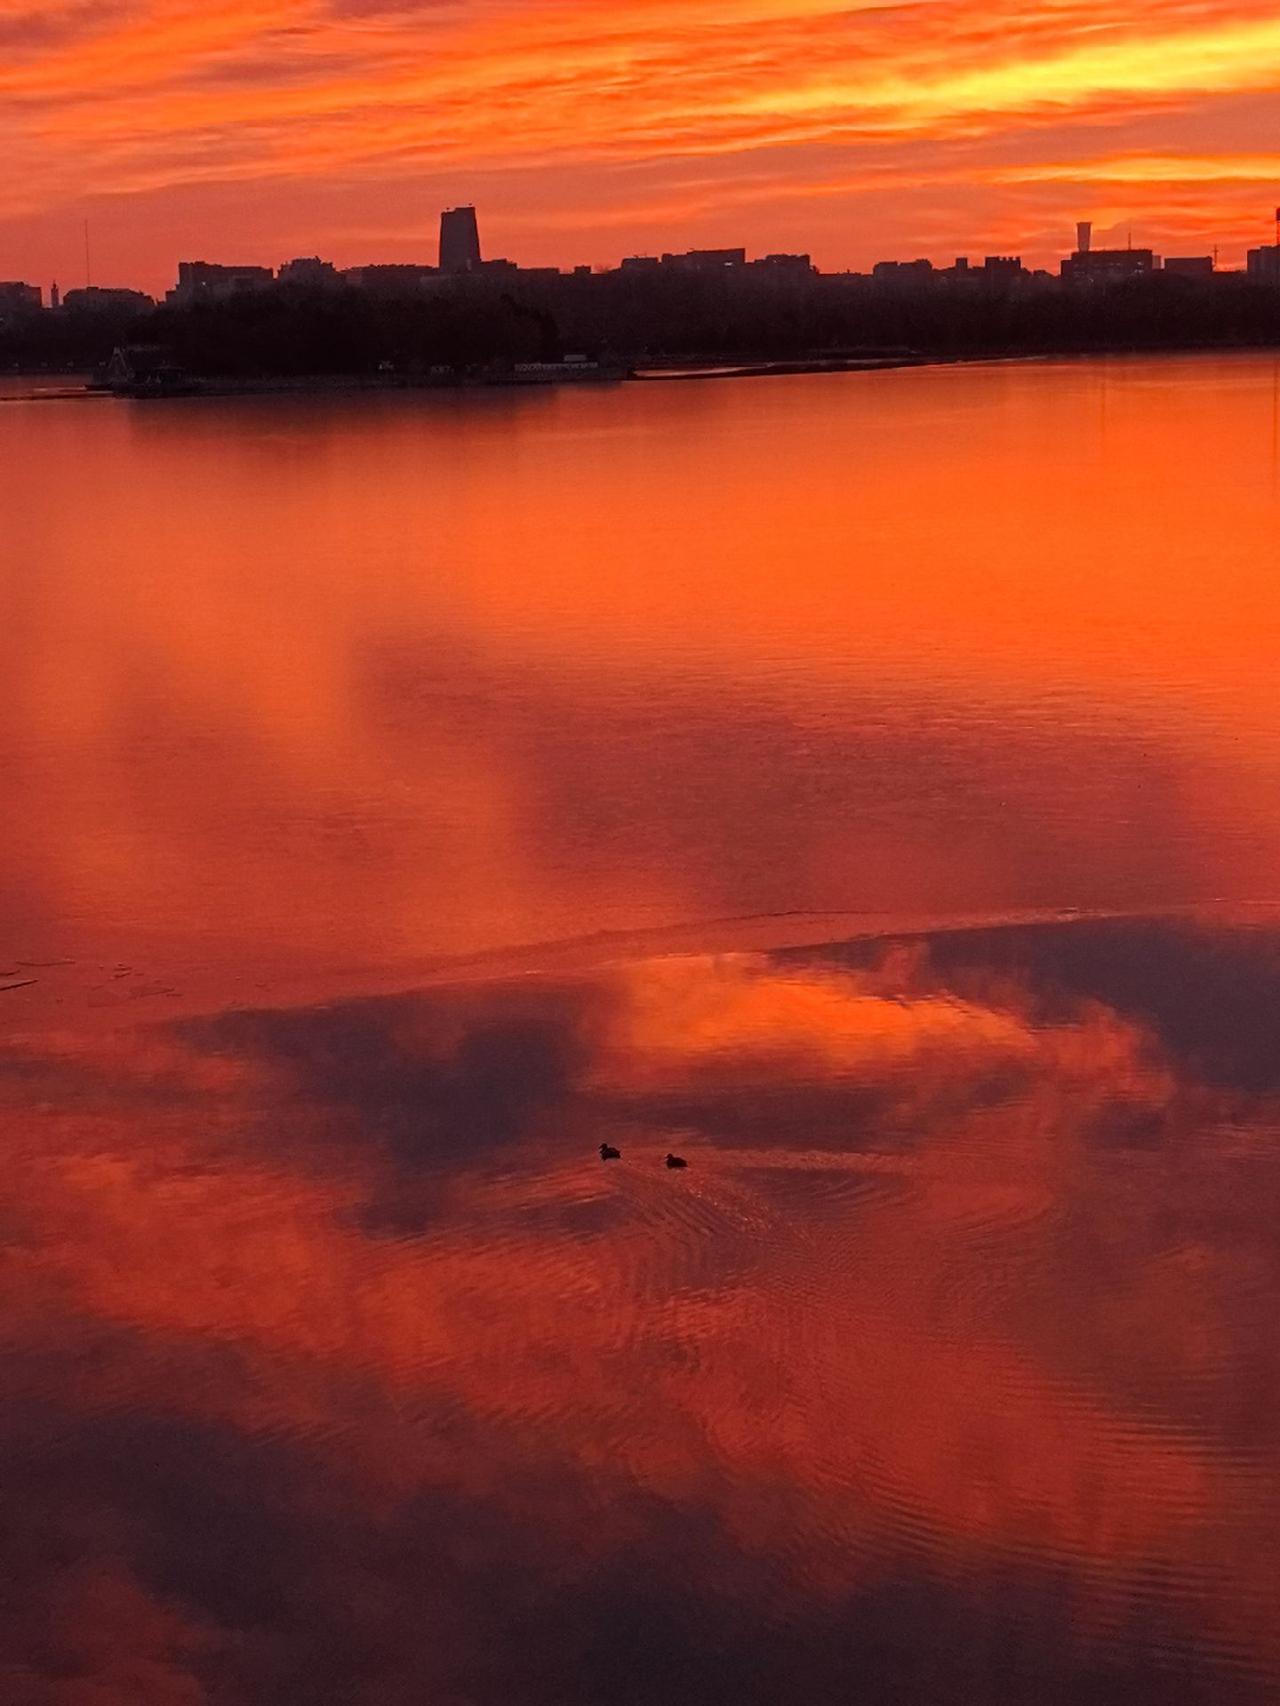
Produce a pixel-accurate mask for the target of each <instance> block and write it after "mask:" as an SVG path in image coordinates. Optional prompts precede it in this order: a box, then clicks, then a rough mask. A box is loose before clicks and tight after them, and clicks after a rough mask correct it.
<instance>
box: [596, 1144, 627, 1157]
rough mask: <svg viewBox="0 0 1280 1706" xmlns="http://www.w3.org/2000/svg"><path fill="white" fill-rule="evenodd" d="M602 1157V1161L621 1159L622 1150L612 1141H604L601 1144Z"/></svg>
mask: <svg viewBox="0 0 1280 1706" xmlns="http://www.w3.org/2000/svg"><path fill="white" fill-rule="evenodd" d="M600 1159H601V1160H602V1161H621V1160H622V1151H621V1150H620V1149H615V1148H614V1147H613V1145H612V1144H611V1143H602V1144H601V1145H600Z"/></svg>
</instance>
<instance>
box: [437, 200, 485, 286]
mask: <svg viewBox="0 0 1280 1706" xmlns="http://www.w3.org/2000/svg"><path fill="white" fill-rule="evenodd" d="M479 260H480V227H479V225H478V224H477V223H476V210H475V208H474V207H450V208H447V209H446V210H445V212H443V213H442V214H441V215H440V271H441V272H466V271H467V269H468V268H469V267H472V266H475V265H476V264H477V263H478V262H479Z"/></svg>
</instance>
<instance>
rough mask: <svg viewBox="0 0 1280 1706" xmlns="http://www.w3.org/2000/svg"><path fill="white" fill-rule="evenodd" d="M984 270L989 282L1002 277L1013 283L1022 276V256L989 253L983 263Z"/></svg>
mask: <svg viewBox="0 0 1280 1706" xmlns="http://www.w3.org/2000/svg"><path fill="white" fill-rule="evenodd" d="M982 271H983V276H984V277H985V278H986V279H987V280H988V282H992V281H994V280H997V279H1002V280H1004V281H1006V282H1008V283H1012V282H1013V281H1014V280H1016V279H1020V278H1021V277H1022V256H1021V255H988V256H987V257H986V259H985V260H984V261H983V263H982Z"/></svg>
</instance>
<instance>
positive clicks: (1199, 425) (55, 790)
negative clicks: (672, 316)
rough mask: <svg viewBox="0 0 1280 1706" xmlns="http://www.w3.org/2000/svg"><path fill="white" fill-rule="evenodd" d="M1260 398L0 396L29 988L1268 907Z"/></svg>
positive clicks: (1221, 386) (1125, 365)
mask: <svg viewBox="0 0 1280 1706" xmlns="http://www.w3.org/2000/svg"><path fill="white" fill-rule="evenodd" d="M1276 372H1277V370H1276V367H1275V364H1274V362H1272V361H1271V360H1270V359H1269V358H1260V357H1250V356H1245V357H1239V358H1229V359H1207V358H1206V359H1194V360H1183V361H1178V362H1170V361H1149V362H1142V361H1137V362H1113V363H1093V364H1088V363H1082V364H1077V365H1070V364H1056V365H1055V364H1045V365H1042V366H1030V367H1027V366H1021V367H1020V366H1009V367H999V366H994V367H987V368H973V369H967V370H961V369H956V370H946V371H941V370H940V371H921V372H912V373H901V374H887V375H871V376H865V377H859V378H853V379H836V380H830V379H813V380H808V379H805V380H794V381H793V380H779V381H776V382H761V383H755V384H752V385H732V384H728V385H721V386H707V387H703V388H699V387H695V386H673V387H661V386H655V387H639V386H636V387H629V388H622V389H619V390H613V391H610V392H608V393H601V394H599V395H573V396H569V395H565V396H557V395H553V394H545V395H539V396H532V397H525V396H521V397H515V398H506V397H499V396H494V397H484V398H476V397H469V398H464V399H459V400H450V401H444V402H441V401H438V400H437V401H423V400H420V399H413V400H409V401H407V402H394V401H380V400H376V399H374V400H370V399H364V400H361V399H356V400H342V399H314V400H309V401H307V400H304V401H301V402H297V401H294V402H291V401H288V400H281V399H261V400H257V401H250V402H244V403H235V404H221V403H207V402H202V403H196V404H192V405H190V406H189V405H187V404H185V403H178V404H174V405H173V406H172V407H167V408H165V409H160V410H148V409H146V408H136V409H134V408H129V407H124V406H119V407H118V406H116V405H114V404H109V403H105V404H93V405H81V406H76V405H69V406H63V405H50V404H39V405H32V406H28V407H21V406H15V405H9V406H7V407H6V408H5V409H4V410H3V411H2V412H0V437H2V438H3V457H4V465H5V467H6V470H7V475H6V477H7V478H9V479H10V480H12V481H13V482H14V489H15V490H20V491H21V492H22V494H23V499H24V501H23V503H22V504H21V505H14V506H11V508H10V510H9V511H8V512H7V514H6V541H5V555H4V566H3V575H2V579H0V589H2V596H3V599H4V617H5V620H4V621H3V622H2V623H0V664H2V665H3V669H4V676H5V682H6V695H7V701H6V702H7V714H6V718H5V720H4V726H3V730H2V731H0V764H2V766H3V773H4V775H5V777H6V782H7V786H8V787H9V789H10V790H11V793H12V796H13V798H14V799H15V801H16V802H18V804H19V807H20V809H16V810H15V812H14V813H13V814H12V816H11V820H10V829H9V833H8V834H7V835H6V837H5V839H4V844H3V846H2V847H0V893H2V894H3V897H4V901H5V910H6V913H7V915H8V916H9V917H10V918H11V919H13V920H14V921H15V924H14V928H13V930H12V932H11V934H10V942H11V952H12V955H13V956H14V957H15V958H17V959H41V958H44V959H48V958H54V957H57V956H60V955H65V956H70V957H72V958H75V959H77V960H81V961H84V962H85V963H86V964H87V963H89V962H93V963H94V964H95V965H96V964H99V963H100V964H102V965H114V964H115V962H117V961H123V962H124V963H126V964H128V965H131V966H133V967H134V969H135V970H136V971H140V972H145V973H146V974H147V975H154V976H165V975H169V973H170V972H171V971H172V968H173V967H174V966H179V967H181V966H182V965H183V964H184V963H185V962H187V961H190V960H207V959H209V958H213V957H221V958H224V959H225V960H226V961H228V962H229V963H232V964H234V965H235V966H236V967H238V968H239V970H240V972H241V974H242V975H244V976H245V977H249V976H250V975H251V974H252V973H253V972H254V971H255V970H256V969H258V968H259V967H260V966H261V965H263V964H266V963H268V962H270V963H277V962H284V963H299V964H312V963H315V962H317V961H321V962H329V963H338V962H340V963H360V964H368V965H381V964H385V963H387V962H388V961H391V960H396V959H413V958H416V957H421V956H423V955H429V954H433V953H437V952H445V953H449V952H466V951H470V950H473V949H475V948H479V947H492V946H495V945H503V944H510V943H515V942H530V941H542V940H548V939H553V938H558V937H564V936H569V935H576V934H578V933H582V932H587V931H591V930H594V929H600V928H609V929H618V928H621V929H634V928H638V927H645V926H650V925H657V924H666V923H669V922H673V921H677V920H685V919H700V918H707V917H716V916H722V915H730V916H736V915H740V914H745V913H757V912H763V913H769V912H779V911H785V910H791V909H795V908H800V909H803V910H832V909H839V910H845V911H851V910H859V909H864V908H870V909H874V910H879V909H892V910H896V911H900V912H901V911H913V912H916V913H918V914H922V915H923V914H930V915H935V916H945V915H950V914H953V913H955V912H956V911H969V912H1004V911H1007V910H1008V909H1010V908H1028V907H1046V906H1047V907H1057V906H1063V905H1072V906H1081V907H1090V908H1096V907H1116V906H1119V907H1134V906H1137V907H1143V906H1148V905H1151V904H1157V903H1160V904H1162V903H1165V902H1170V901H1188V900H1198V899H1201V898H1203V897H1205V896H1207V895H1225V896H1228V897H1232V898H1237V899H1250V900H1254V899H1259V898H1262V899H1269V898H1272V895H1273V878H1272V873H1273V871H1274V868H1275V862H1276V854H1277V846H1276V824H1277V823H1280V795H1278V792H1277V788H1278V784H1277V776H1280V767H1278V766H1277V762H1276V760H1277V749H1276V738H1277V737H1276V728H1277V724H1276V715H1275V713H1276V703H1275V694H1276V689H1275V685H1274V672H1273V670H1272V669H1271V652H1272V650H1273V644H1272V642H1273V637H1274V631H1275V627H1276V621H1277V607H1276V592H1275V586H1274V576H1273V574H1272V572H1271V570H1272V564H1273V559H1274V541H1275V538H1276V534H1277V526H1278V524H1280V499H1278V478H1277V462H1276V424H1277V420H1278V419H1280V415H1278V413H1277V378H1276ZM1191 445H1194V446H1195V447H1196V465H1197V468H1198V470H1199V472H1198V474H1197V477H1196V478H1195V479H1190V478H1188V477H1187V457H1188V447H1189V446H1191ZM926 451H927V453H926ZM69 479H70V480H73V482H74V485H73V489H72V493H71V494H70V495H69V492H68V480H69ZM71 496H73V497H74V501H71ZM0 969H7V968H0Z"/></svg>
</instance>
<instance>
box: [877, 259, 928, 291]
mask: <svg viewBox="0 0 1280 1706" xmlns="http://www.w3.org/2000/svg"><path fill="white" fill-rule="evenodd" d="M871 277H872V278H873V279H874V280H875V282H876V283H877V284H893V285H899V286H901V285H906V286H907V287H916V288H918V287H919V286H920V285H923V284H928V283H929V282H930V281H931V280H932V279H933V277H934V271H933V262H932V261H924V260H920V261H877V262H876V264H875V265H874V266H873V267H872V269H871Z"/></svg>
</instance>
